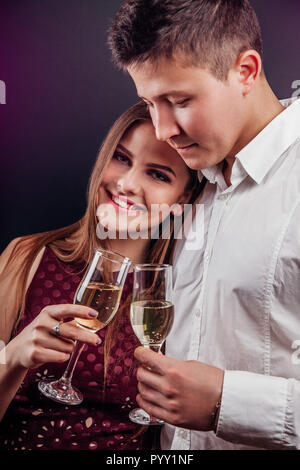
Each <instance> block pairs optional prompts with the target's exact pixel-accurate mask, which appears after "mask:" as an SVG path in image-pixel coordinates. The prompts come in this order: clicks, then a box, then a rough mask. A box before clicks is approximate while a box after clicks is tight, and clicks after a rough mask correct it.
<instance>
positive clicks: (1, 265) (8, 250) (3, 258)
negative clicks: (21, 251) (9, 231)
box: [0, 237, 23, 274]
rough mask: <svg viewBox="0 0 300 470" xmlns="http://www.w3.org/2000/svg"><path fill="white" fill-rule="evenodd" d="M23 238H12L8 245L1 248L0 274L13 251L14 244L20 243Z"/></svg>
mask: <svg viewBox="0 0 300 470" xmlns="http://www.w3.org/2000/svg"><path fill="white" fill-rule="evenodd" d="M22 240H23V237H18V238H14V239H13V240H12V241H11V242H10V243H9V244H8V245H7V247H6V248H5V249H4V250H3V252H2V253H1V255H0V274H1V273H2V271H3V270H4V268H5V266H6V264H7V262H8V260H9V258H10V256H11V254H12V253H13V251H14V249H15V248H16V246H17V245H18V244H19V243H21V242H22Z"/></svg>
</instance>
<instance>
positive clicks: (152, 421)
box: [148, 344, 162, 425]
mask: <svg viewBox="0 0 300 470" xmlns="http://www.w3.org/2000/svg"><path fill="white" fill-rule="evenodd" d="M148 347H149V349H151V351H154V352H156V353H158V354H159V353H160V350H161V347H162V345H161V344H159V345H156V344H155V345H153V344H151V346H150V345H149V346H148ZM148 369H149V370H151V367H148ZM149 419H150V425H151V424H157V419H156V418H153V416H151V415H149Z"/></svg>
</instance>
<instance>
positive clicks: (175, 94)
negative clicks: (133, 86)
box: [138, 90, 188, 101]
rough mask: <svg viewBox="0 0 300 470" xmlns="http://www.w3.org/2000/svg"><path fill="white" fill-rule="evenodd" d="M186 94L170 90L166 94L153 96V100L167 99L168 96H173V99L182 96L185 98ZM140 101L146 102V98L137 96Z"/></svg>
mask: <svg viewBox="0 0 300 470" xmlns="http://www.w3.org/2000/svg"><path fill="white" fill-rule="evenodd" d="M187 95H188V93H187V92H184V91H179V90H170V91H168V92H167V93H162V94H161V95H157V96H154V97H153V99H155V100H159V99H164V98H167V97H168V96H174V97H177V96H178V97H182V96H187ZM138 96H139V97H140V98H141V99H142V100H144V101H148V100H147V98H144V97H143V96H141V95H138Z"/></svg>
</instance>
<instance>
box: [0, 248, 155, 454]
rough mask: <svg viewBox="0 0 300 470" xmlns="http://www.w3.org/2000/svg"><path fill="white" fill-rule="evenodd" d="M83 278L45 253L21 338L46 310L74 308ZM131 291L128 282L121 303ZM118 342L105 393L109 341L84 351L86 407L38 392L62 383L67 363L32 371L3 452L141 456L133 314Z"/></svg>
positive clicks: (0, 442) (1, 438)
mask: <svg viewBox="0 0 300 470" xmlns="http://www.w3.org/2000/svg"><path fill="white" fill-rule="evenodd" d="M82 275H83V274H82V273H78V269H77V271H76V269H75V268H74V266H71V265H68V264H65V263H62V262H61V261H59V260H58V259H57V258H56V256H55V255H54V253H53V252H52V250H51V249H50V248H49V247H46V249H45V252H44V255H43V258H42V261H41V263H40V265H39V267H38V269H37V271H36V274H35V276H34V278H33V280H32V282H31V284H30V286H29V289H28V292H27V300H26V309H25V314H24V317H23V320H22V322H21V324H20V326H19V327H18V331H17V334H19V333H20V332H21V331H22V329H23V328H25V327H26V326H27V325H28V324H29V323H30V322H31V321H32V320H33V319H34V318H35V317H36V316H37V315H38V314H39V313H40V311H41V310H42V309H43V308H44V307H45V306H47V305H53V304H56V305H57V304H65V303H73V298H74V294H75V292H76V289H77V286H78V284H79V282H80V280H81V277H82ZM131 289H132V274H129V275H128V277H127V281H126V284H125V286H124V289H123V294H122V298H121V303H120V305H122V303H123V302H124V299H125V298H126V297H127V295H128V293H130V292H131ZM118 322H120V326H119V328H118V333H117V339H116V342H115V344H114V345H113V347H112V349H111V351H110V355H109V358H108V369H107V378H106V384H105V391H104V339H105V335H106V328H104V329H102V330H100V331H99V332H98V333H97V334H98V336H99V337H100V339H101V344H100V345H99V346H91V345H85V347H84V350H83V352H82V353H81V356H80V358H79V361H78V363H77V366H76V369H75V371H74V376H73V382H72V383H73V384H74V385H75V387H78V388H79V389H80V390H81V391H82V393H83V394H84V401H83V402H82V403H81V405H77V406H66V405H64V404H60V403H56V402H54V401H52V400H49V399H47V398H45V397H44V396H43V395H42V394H41V393H40V392H39V391H38V388H37V383H38V381H39V380H41V379H46V378H47V379H52V380H56V379H58V378H59V377H60V376H61V375H62V374H63V372H64V370H65V368H66V365H67V363H63V364H53V363H51V364H50V363H49V364H45V365H43V366H41V367H39V368H38V369H34V370H29V371H28V373H27V375H26V377H25V379H24V381H23V383H22V385H21V387H20V388H19V390H18V391H17V394H16V395H15V397H14V399H13V401H12V402H11V404H10V406H9V407H8V409H7V412H6V414H5V416H4V418H3V420H2V422H1V423H0V448H2V449H6V450H50V449H61V450H62V449H63V450H71V449H78V450H97V449H99V450H100V449H102V450H109V449H119V450H120V449H124V450H138V449H141V448H143V446H146V445H147V444H146V439H145V437H144V436H142V437H141V436H136V437H135V434H136V433H137V431H139V429H140V427H139V426H136V425H135V424H133V423H132V422H131V421H130V420H129V418H128V413H129V411H130V410H131V409H132V408H134V407H136V406H137V404H136V394H137V379H136V371H137V367H138V364H137V363H136V361H135V359H134V356H133V352H134V349H135V348H136V347H137V346H138V345H139V342H138V340H137V338H136V336H135V334H134V332H133V330H132V327H131V325H130V320H129V313H128V309H123V312H122V313H121V315H120V318H118Z"/></svg>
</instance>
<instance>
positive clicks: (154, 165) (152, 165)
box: [146, 163, 176, 177]
mask: <svg viewBox="0 0 300 470" xmlns="http://www.w3.org/2000/svg"><path fill="white" fill-rule="evenodd" d="M146 166H147V167H149V168H158V169H160V170H166V171H168V172H169V173H172V175H174V176H175V177H176V175H175V173H174V171H173V170H172V168H170V167H168V166H165V165H159V164H158V163H147V165H146Z"/></svg>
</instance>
